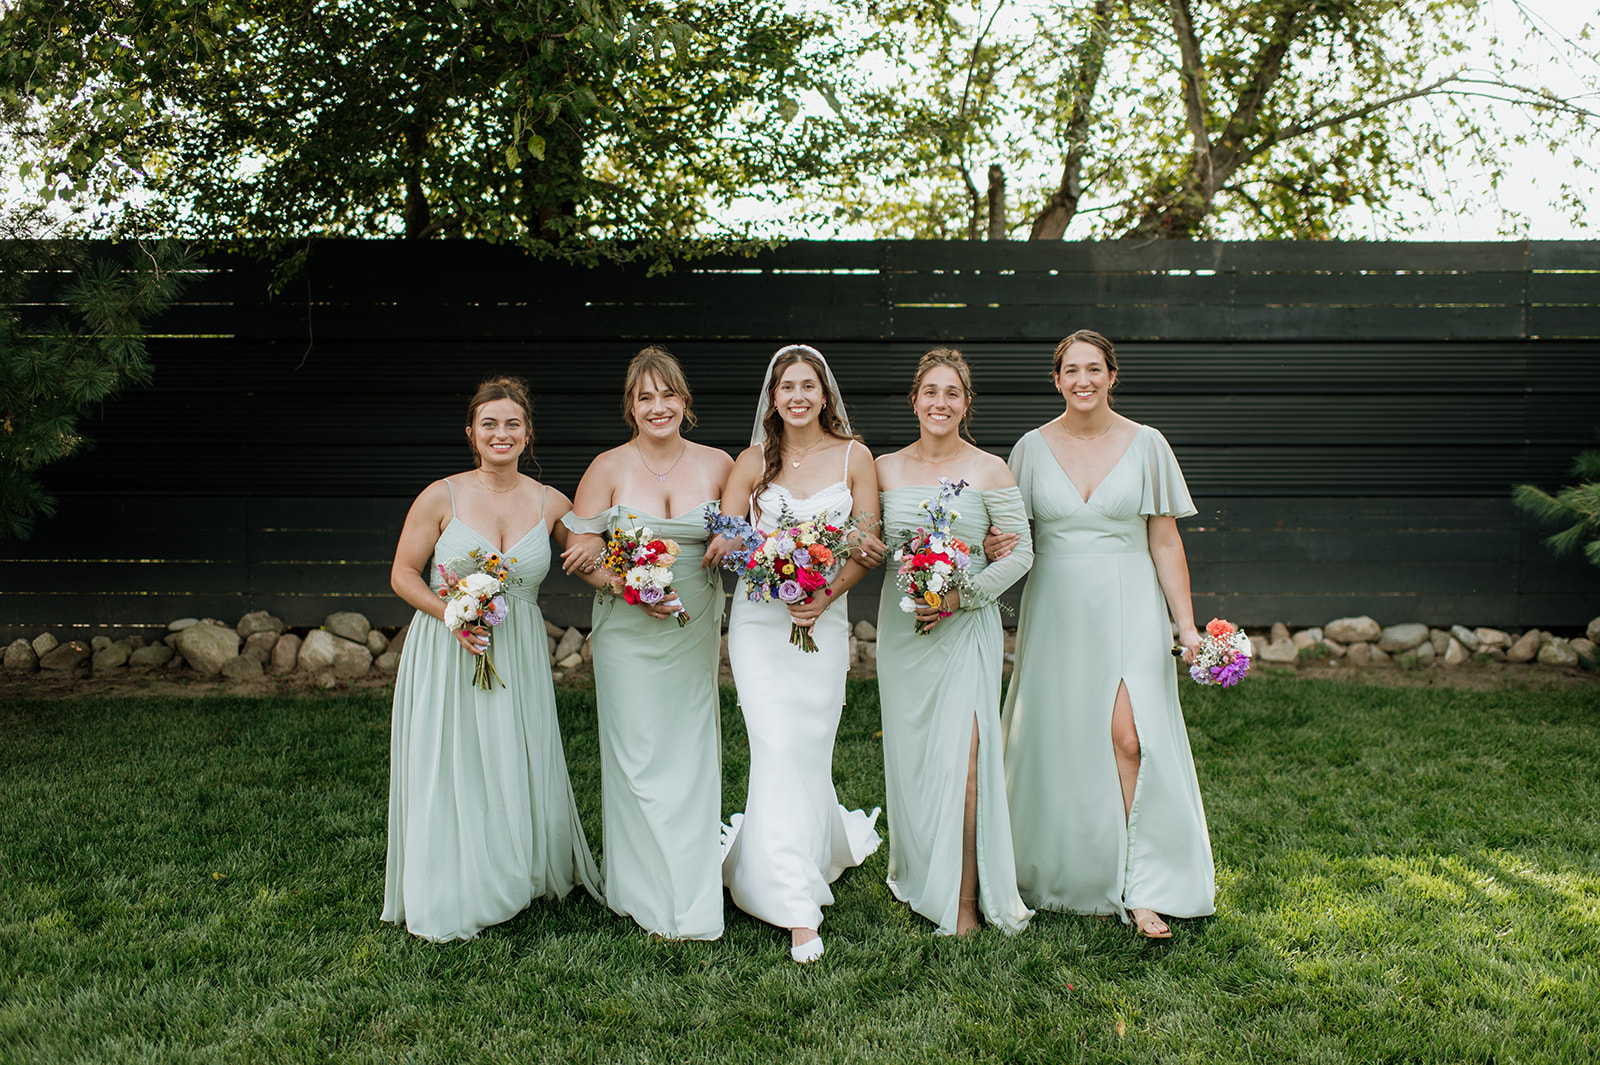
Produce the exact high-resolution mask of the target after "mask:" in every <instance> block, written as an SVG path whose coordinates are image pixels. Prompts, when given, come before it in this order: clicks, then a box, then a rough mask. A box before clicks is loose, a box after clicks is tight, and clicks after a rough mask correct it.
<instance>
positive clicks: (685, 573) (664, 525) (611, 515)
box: [561, 499, 720, 582]
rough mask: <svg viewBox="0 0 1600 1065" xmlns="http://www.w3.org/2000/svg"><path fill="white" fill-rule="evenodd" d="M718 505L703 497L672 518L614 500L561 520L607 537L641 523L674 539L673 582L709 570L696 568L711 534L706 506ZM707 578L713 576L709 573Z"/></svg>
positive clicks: (714, 507) (653, 532) (574, 528)
mask: <svg viewBox="0 0 1600 1065" xmlns="http://www.w3.org/2000/svg"><path fill="white" fill-rule="evenodd" d="M719 505H720V504H719V503H718V501H717V500H715V499H712V500H707V501H706V502H704V503H697V504H696V505H694V506H692V507H690V508H689V509H688V510H686V511H684V512H683V513H682V514H679V515H678V516H677V517H676V518H658V517H656V516H655V515H653V514H647V513H645V512H644V511H642V510H640V509H639V508H638V507H630V506H627V505H626V504H623V503H617V504H615V505H613V506H610V507H607V508H606V509H605V510H602V511H601V512H600V513H598V514H596V515H595V516H594V517H592V518H580V517H578V516H577V515H576V514H574V513H572V512H568V514H567V515H566V516H565V517H563V518H562V519H561V521H562V524H564V525H566V527H567V528H568V529H571V530H572V531H573V532H575V533H596V534H598V535H600V536H604V537H607V538H609V537H610V536H611V534H612V533H613V532H614V531H616V530H617V529H632V528H635V527H638V526H643V527H644V528H646V529H649V530H650V533H651V535H652V536H659V537H660V538H662V539H663V540H675V541H677V544H678V548H679V554H678V561H677V562H675V563H673V566H672V579H673V581H674V582H682V581H686V580H688V579H689V578H690V577H694V576H702V577H704V576H705V575H706V574H707V573H708V572H710V571H705V570H701V568H700V560H701V558H702V557H704V555H705V550H706V541H707V540H708V539H709V538H710V535H711V534H710V533H709V532H707V531H706V512H707V510H708V509H709V510H710V511H711V512H713V513H717V512H718V507H719ZM708 579H711V580H715V579H716V578H715V576H714V575H712V576H711V577H710V578H708Z"/></svg>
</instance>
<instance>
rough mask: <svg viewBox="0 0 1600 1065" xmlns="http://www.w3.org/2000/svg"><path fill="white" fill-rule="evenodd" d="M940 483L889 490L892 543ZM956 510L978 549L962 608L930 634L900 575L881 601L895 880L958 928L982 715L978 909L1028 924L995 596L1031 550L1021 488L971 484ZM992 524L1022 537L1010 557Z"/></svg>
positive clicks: (944, 928) (911, 898)
mask: <svg viewBox="0 0 1600 1065" xmlns="http://www.w3.org/2000/svg"><path fill="white" fill-rule="evenodd" d="M938 494H939V489H938V486H931V487H902V488H892V489H890V490H888V491H887V492H884V493H883V494H882V496H881V497H880V498H881V499H882V513H883V527H884V529H885V530H886V534H885V535H886V538H888V539H889V540H890V542H891V544H897V543H903V542H905V540H906V539H907V538H908V537H909V535H910V533H911V531H913V530H915V529H916V528H917V527H918V526H919V525H922V524H924V523H926V521H927V517H926V514H925V513H924V512H923V510H922V503H923V501H924V500H927V499H930V498H932V497H936V496H937V495H938ZM952 509H954V510H955V511H956V512H957V514H958V515H959V516H958V517H957V518H956V519H955V521H954V522H953V523H952V525H951V532H952V533H953V534H954V535H955V536H956V538H957V539H959V540H961V541H963V542H964V543H966V544H967V545H968V546H969V547H971V548H973V551H972V564H971V567H970V571H971V574H972V581H973V588H972V589H971V590H970V592H964V593H962V599H961V608H960V609H959V610H957V611H956V612H955V613H954V614H953V615H952V616H950V617H948V618H944V619H943V620H941V621H940V622H939V624H937V625H935V626H934V627H933V628H932V629H930V630H929V631H928V632H927V633H926V634H925V635H921V636H919V635H917V632H916V627H915V621H916V618H915V617H914V616H913V615H911V614H906V613H903V612H902V611H901V610H900V599H901V596H900V594H899V593H898V592H897V591H896V590H895V588H894V584H893V577H892V575H889V574H886V575H885V577H884V588H883V594H882V595H881V596H880V597H879V599H878V693H879V697H880V700H881V702H882V706H883V776H884V788H885V802H884V805H885V807H886V808H887V812H888V818H889V877H888V883H889V890H890V891H892V892H893V893H894V896H895V898H897V899H899V900H900V901H901V902H905V903H908V904H909V905H910V906H911V908H912V909H913V910H915V911H916V912H917V913H920V914H921V915H922V916H924V917H926V918H927V919H928V920H930V921H932V922H933V923H934V924H935V925H937V926H938V929H937V930H938V932H939V933H940V934H941V935H953V934H954V933H955V930H956V911H957V908H958V907H959V906H960V902H959V899H958V896H959V895H960V893H961V836H962V827H963V819H964V815H965V810H966V794H967V761H968V753H969V751H970V748H971V744H972V726H973V722H974V721H976V722H977V725H978V809H977V813H978V832H977V857H978V909H979V911H980V912H981V913H982V914H983V917H984V920H986V921H987V922H988V923H990V924H991V925H994V926H995V927H997V928H1000V929H1002V930H1003V931H1006V932H1020V931H1022V929H1024V928H1026V927H1027V925H1028V919H1029V918H1030V917H1032V916H1033V911H1032V910H1030V909H1028V907H1027V906H1025V905H1024V904H1023V902H1022V899H1021V897H1020V896H1019V895H1018V894H1017V876H1016V864H1015V861H1014V859H1013V857H1012V853H1011V818H1010V814H1009V813H1008V812H1007V807H1006V790H1005V789H1006V784H1005V768H1004V766H1003V764H1002V761H1001V744H1000V673H1001V664H1002V661H1003V650H1004V646H1003V640H1002V634H1001V631H1000V607H999V604H998V603H997V599H998V597H999V596H1000V595H1001V594H1002V593H1003V592H1005V590H1006V589H1007V588H1009V587H1011V585H1013V584H1015V583H1016V582H1017V581H1018V580H1020V579H1021V577H1022V575H1023V574H1024V573H1026V572H1027V571H1028V566H1029V564H1030V563H1031V562H1032V559H1033V551H1032V541H1031V540H1030V539H1029V536H1028V522H1027V519H1026V518H1025V517H1024V516H1023V512H1022V497H1021V496H1020V495H1019V494H1018V492H1017V489H1015V488H1011V487H1006V488H998V489H990V490H988V491H983V490H980V489H977V488H967V489H965V490H963V491H962V493H961V495H960V497H959V498H958V499H957V500H956V501H955V503H954V505H953V507H952ZM990 525H996V526H998V527H1000V528H1001V529H1003V530H1005V531H1006V532H1014V533H1017V534H1019V535H1020V536H1021V540H1020V542H1019V543H1018V544H1017V546H1016V547H1015V548H1014V549H1013V550H1012V552H1011V554H1010V555H1009V556H1007V557H1006V558H1003V559H1001V560H999V561H998V562H994V563H992V564H991V563H987V562H986V560H985V559H984V555H983V549H982V547H981V543H982V540H983V536H984V533H985V532H987V531H988V528H989V526H990Z"/></svg>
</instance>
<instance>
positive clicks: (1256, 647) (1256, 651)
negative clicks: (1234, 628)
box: [1249, 636, 1267, 658]
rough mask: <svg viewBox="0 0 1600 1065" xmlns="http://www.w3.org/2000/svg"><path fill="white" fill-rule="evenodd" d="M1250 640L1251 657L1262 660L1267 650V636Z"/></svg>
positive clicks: (1252, 637)
mask: <svg viewBox="0 0 1600 1065" xmlns="http://www.w3.org/2000/svg"><path fill="white" fill-rule="evenodd" d="M1249 640H1250V657H1252V658H1260V657H1261V653H1262V652H1263V651H1265V650H1266V649H1267V638H1266V637H1265V636H1251V637H1249Z"/></svg>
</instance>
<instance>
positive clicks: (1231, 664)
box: [1189, 618, 1251, 688]
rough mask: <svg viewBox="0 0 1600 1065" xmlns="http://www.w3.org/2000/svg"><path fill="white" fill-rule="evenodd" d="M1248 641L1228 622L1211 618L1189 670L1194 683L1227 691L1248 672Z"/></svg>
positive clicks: (1241, 631)
mask: <svg viewBox="0 0 1600 1065" xmlns="http://www.w3.org/2000/svg"><path fill="white" fill-rule="evenodd" d="M1250 654H1251V648H1250V638H1249V637H1248V636H1246V635H1245V634H1244V630H1243V629H1240V628H1239V627H1238V626H1236V625H1234V624H1233V623H1232V622H1231V621H1223V620H1222V619H1221V618H1212V619H1211V621H1210V622H1209V623H1208V624H1207V625H1206V631H1205V635H1204V636H1201V637H1200V651H1199V653H1197V654H1196V655H1195V656H1194V665H1192V666H1190V667H1189V676H1191V677H1193V678H1194V682H1195V683H1196V684H1220V685H1222V686H1223V687H1224V688H1231V687H1233V686H1234V685H1235V684H1237V683H1239V681H1241V680H1243V679H1244V675H1245V674H1246V673H1248V672H1249V671H1250Z"/></svg>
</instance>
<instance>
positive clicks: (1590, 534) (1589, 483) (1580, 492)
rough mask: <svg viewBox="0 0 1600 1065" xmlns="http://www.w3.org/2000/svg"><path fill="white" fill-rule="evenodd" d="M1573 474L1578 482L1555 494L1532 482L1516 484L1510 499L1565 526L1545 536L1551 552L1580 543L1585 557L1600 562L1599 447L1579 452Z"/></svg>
mask: <svg viewBox="0 0 1600 1065" xmlns="http://www.w3.org/2000/svg"><path fill="white" fill-rule="evenodd" d="M1597 435H1600V434H1597ZM1572 475H1573V476H1574V477H1576V478H1577V479H1578V482H1579V483H1578V484H1575V485H1569V486H1568V487H1566V488H1563V489H1561V490H1560V491H1558V492H1556V493H1555V494H1554V495H1551V494H1550V493H1549V492H1546V491H1544V490H1543V489H1540V488H1535V487H1534V486H1533V485H1531V484H1519V485H1517V486H1516V487H1515V488H1514V489H1512V491H1511V499H1512V501H1513V502H1514V503H1516V505H1517V506H1519V507H1521V508H1522V509H1523V510H1525V511H1527V512H1528V513H1529V514H1532V515H1533V516H1534V517H1536V518H1538V519H1539V520H1540V521H1541V522H1544V523H1545V524H1546V525H1566V526H1567V527H1566V528H1565V529H1562V530H1561V531H1560V532H1558V533H1556V534H1555V535H1553V536H1550V537H1547V538H1546V539H1545V542H1544V543H1545V546H1546V547H1548V548H1549V549H1550V550H1551V551H1552V552H1554V553H1555V554H1558V555H1566V554H1571V553H1572V552H1573V551H1576V550H1578V549H1579V548H1580V547H1581V548H1582V550H1583V554H1584V557H1585V558H1587V559H1588V560H1589V561H1590V562H1592V563H1593V564H1594V565H1596V566H1600V448H1591V449H1590V450H1588V451H1582V452H1579V453H1578V457H1577V459H1576V460H1575V461H1574V462H1573V464H1572Z"/></svg>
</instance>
